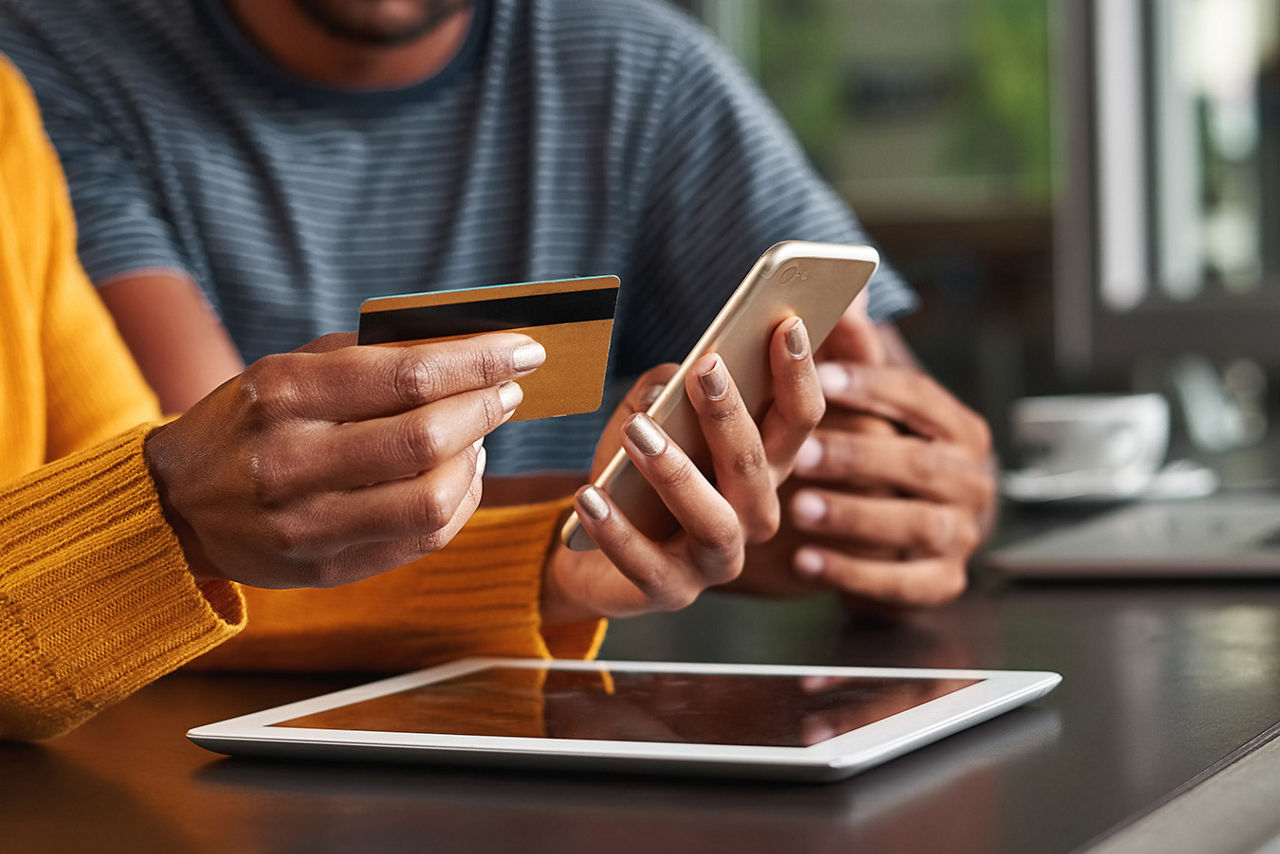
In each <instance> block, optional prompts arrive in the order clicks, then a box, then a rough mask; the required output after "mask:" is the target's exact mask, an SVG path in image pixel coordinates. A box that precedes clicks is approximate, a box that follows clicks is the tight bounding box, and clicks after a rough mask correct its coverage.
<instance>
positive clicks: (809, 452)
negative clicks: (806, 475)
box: [796, 436, 822, 471]
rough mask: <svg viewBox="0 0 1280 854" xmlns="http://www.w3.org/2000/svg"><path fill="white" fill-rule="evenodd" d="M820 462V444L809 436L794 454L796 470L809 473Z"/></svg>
mask: <svg viewBox="0 0 1280 854" xmlns="http://www.w3.org/2000/svg"><path fill="white" fill-rule="evenodd" d="M821 462H822V443H821V442H819V441H818V440H817V439H815V438H813V437H812V436H810V437H809V438H808V439H805V440H804V444H803V445H801V446H800V450H799V451H797V452H796V468H798V469H804V470H805V471H810V470H812V469H816V468H817V467H818V464H819V463H821Z"/></svg>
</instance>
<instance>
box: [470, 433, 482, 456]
mask: <svg viewBox="0 0 1280 854" xmlns="http://www.w3.org/2000/svg"><path fill="white" fill-rule="evenodd" d="M483 447H484V436H481V437H480V438H479V439H476V440H475V441H474V442H472V443H471V448H472V450H474V451H475V452H476V453H477V454H478V453H480V449H481V448H483Z"/></svg>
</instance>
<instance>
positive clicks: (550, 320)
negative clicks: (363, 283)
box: [357, 276, 619, 421]
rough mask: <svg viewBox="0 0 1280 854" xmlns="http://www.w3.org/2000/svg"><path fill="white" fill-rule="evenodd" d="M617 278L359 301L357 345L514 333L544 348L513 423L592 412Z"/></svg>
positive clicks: (605, 354) (606, 359)
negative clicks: (542, 358) (542, 361)
mask: <svg viewBox="0 0 1280 854" xmlns="http://www.w3.org/2000/svg"><path fill="white" fill-rule="evenodd" d="M618 285H619V282H618V277H617V276H596V277H592V278H585V279H562V280H559V281H554V282H525V283H523V284H518V285H490V286H488V287H482V288H467V289H465V290H457V291H438V292H436V293H427V294H405V295H402V296H387V297H377V298H375V299H370V300H365V302H364V303H363V304H362V305H361V306H360V331H359V333H358V335H357V341H358V343H360V344H376V345H385V346H396V345H399V346H404V345H406V344H420V343H423V342H426V341H446V340H450V339H455V338H470V337H472V336H474V335H482V334H484V333H487V332H519V333H522V334H524V335H528V336H529V337H530V338H532V339H533V340H535V341H537V342H538V343H539V344H541V345H542V346H543V347H545V348H546V350H547V361H546V363H545V364H543V366H542V367H540V368H538V369H537V370H536V371H534V372H533V373H532V374H529V375H528V376H526V377H524V378H523V379H521V380H520V386H521V388H523V389H524V400H523V401H522V402H521V403H520V406H519V407H517V408H516V412H515V415H513V416H512V418H511V420H512V421H529V420H532V419H534V418H549V417H553V416H558V415H575V414H578V413H581V412H594V411H595V410H597V409H599V408H600V401H601V398H602V397H603V395H604V378H605V371H606V369H607V368H608V363H609V341H610V339H611V338H612V336H613V314H614V311H615V309H616V308H617V305H618Z"/></svg>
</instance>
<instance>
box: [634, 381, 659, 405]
mask: <svg viewBox="0 0 1280 854" xmlns="http://www.w3.org/2000/svg"><path fill="white" fill-rule="evenodd" d="M663 388H664V386H663V385H662V383H658V384H657V385H651V386H649V387H648V388H647V389H645V390H644V394H642V395H640V400H639V406H640V408H641V409H648V408H649V407H650V406H653V402H654V401H655V400H657V399H658V398H659V397H661V396H662V389H663Z"/></svg>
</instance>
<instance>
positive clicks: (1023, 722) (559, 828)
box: [0, 581, 1280, 854]
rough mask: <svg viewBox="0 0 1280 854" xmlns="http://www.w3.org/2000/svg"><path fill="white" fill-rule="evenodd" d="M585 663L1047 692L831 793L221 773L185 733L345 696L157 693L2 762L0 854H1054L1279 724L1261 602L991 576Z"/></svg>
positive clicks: (284, 769)
mask: <svg viewBox="0 0 1280 854" xmlns="http://www.w3.org/2000/svg"><path fill="white" fill-rule="evenodd" d="M606 652H607V653H608V654H610V655H613V656H615V657H630V658H667V659H685V660H698V659H705V660H722V661H749V660H755V661H772V662H798V663H804V662H810V663H812V662H818V663H840V664H860V665H901V666H921V667H949V666H954V667H983V668H986V667H1011V668H1027V669H1048V670H1057V671H1059V672H1061V673H1062V674H1063V675H1064V677H1065V679H1064V682H1063V683H1062V685H1061V686H1060V687H1059V688H1058V689H1057V690H1056V691H1055V692H1054V693H1053V694H1052V695H1050V696H1049V697H1048V698H1046V699H1045V700H1042V701H1040V702H1038V703H1036V704H1035V705H1033V706H1031V707H1027V708H1024V709H1021V710H1018V711H1015V712H1013V713H1010V714H1008V715H1005V716H1004V717H1002V718H999V719H996V720H994V721H991V722H989V723H986V724H982V725H981V726H979V727H976V728H974V729H972V730H969V731H967V732H964V733H961V734H959V735H956V736H953V737H951V738H948V739H946V740H944V741H943V742H939V743H937V744H935V745H932V746H929V747H926V748H924V749H922V750H920V751H917V752H916V753H914V754H911V755H908V756H906V757H903V758H901V759H898V760H895V761H893V762H891V763H889V764H887V765H885V766H883V767H881V768H878V769H874V770H872V771H870V772H867V773H865V774H863V775H861V776H859V777H856V778H854V779H852V780H850V781H847V782H845V783H839V784H834V785H814V784H809V785H805V784H795V785H777V784H768V785H765V784H737V783H731V782H707V781H687V780H679V779H660V778H637V777H595V776H573V775H554V774H530V773H523V774H516V773H505V772H478V771H462V770H431V769H426V768H413V767H395V766H376V765H342V764H328V763H305V762H281V761H250V760H243V759H226V758H221V757H218V756H216V755H214V754H211V753H207V752H205V751H203V750H201V749H200V748H197V747H195V746H193V745H191V744H190V743H189V742H187V740H186V739H185V738H184V737H183V733H184V732H185V731H186V730H187V729H188V728H189V727H191V726H193V725H196V724H200V723H207V722H210V721H213V720H218V719H221V718H225V717H229V716H232V715H237V714H242V713H245V712H250V711H254V710H257V709H260V708H265V707H268V706H273V705H277V704H280V703H285V702H289V701H293V700H298V699H302V698H304V697H307V696H311V695H314V694H316V693H320V692H323V691H328V690H334V689H337V688H340V687H345V686H348V685H351V684H354V683H356V682H359V681H364V679H365V678H367V677H360V676H352V677H343V678H301V677H295V678H289V677H281V678H269V677H261V676H252V677H250V676H208V675H193V674H177V675H175V676H171V677H168V678H166V679H164V680H161V681H160V682H159V683H157V684H155V685H153V686H151V687H149V688H147V689H145V690H143V691H142V692H140V693H139V694H137V695H135V696H134V697H132V698H130V699H129V700H127V701H126V702H124V703H123V704H121V705H119V706H117V707H115V708H113V709H110V710H108V711H106V712H104V713H103V714H102V715H100V716H99V717H98V718H96V719H94V720H93V721H91V722H90V723H89V724H87V725H86V726H84V727H83V728H81V729H80V730H78V731H76V732H74V733H72V734H70V735H69V736H66V737H64V738H61V739H58V740H56V741H54V742H51V743H49V744H47V745H43V746H32V745H21V744H4V743H0V850H3V851H6V852H27V851H33V852H34V851H39V852H50V851H88V850H93V851H117V850H118V851H128V852H131V854H136V852H144V851H153V850H155V851H211V852H212V851H217V852H226V851H237V852H238V851H307V852H315V851H329V850H334V851H337V850H341V851H348V850H360V851H399V850H404V851H410V850H412V851H419V850H430V851H506V850H519V851H529V852H539V851H583V852H593V854H595V852H605V851H607V852H611V854H612V852H631V851H636V852H655V851H660V852H680V851H696V852H717V851H725V852H739V851H821V852H826V851H830V852H836V851H842V852H843V851H852V850H865V851H877V852H892V851H924V850H927V851H940V852H946V851H957V852H991V851H1028V852H1032V851H1034V852H1055V851H1071V850H1075V849H1078V848H1080V847H1081V846H1084V845H1086V844H1087V843H1089V842H1090V841H1093V840H1097V839H1099V838H1101V837H1103V836H1105V835H1106V834H1107V833H1109V832H1111V831H1112V830H1114V829H1116V828H1117V827H1120V826H1122V825H1124V824H1125V823H1127V822H1129V821H1131V820H1132V819H1134V818H1135V817H1137V816H1139V815H1141V814H1143V813H1145V812H1147V811H1149V810H1150V809H1152V808H1153V807H1154V806H1156V805H1157V804H1159V803H1161V802H1162V801H1164V800H1166V799H1168V798H1169V797H1170V796H1171V795H1173V794H1174V793H1176V792H1177V791H1179V790H1180V789H1182V788H1185V787H1186V786H1187V785H1188V784H1189V783H1190V782H1192V781H1194V780H1196V779H1197V778H1199V777H1202V776H1203V775H1206V774H1208V773H1210V772H1212V771H1213V770H1214V769H1216V768H1219V767H1222V766H1223V765H1224V764H1225V763H1228V762H1230V761H1231V760H1232V759H1233V758H1234V757H1236V756H1238V755H1240V753H1241V751H1242V748H1244V747H1245V746H1246V745H1248V744H1249V743H1250V742H1251V741H1253V740H1255V739H1258V738H1259V737H1262V736H1264V734H1266V733H1267V732H1268V731H1269V730H1270V729H1271V727H1272V726H1273V725H1275V724H1276V723H1277V721H1280V584H1259V583H1242V584H1177V585H1168V584H1160V585H1157V584H1148V585H1141V586H1138V585H1130V584H1124V585H1120V584H1115V585H1105V584H1104V585H1100V584H1091V585H1062V584H1058V585H1045V584H1039V585H1034V586H1031V585H1023V586H1005V585H1001V584H999V583H996V582H991V581H987V582H980V583H979V584H978V585H977V586H976V589H975V590H973V591H972V592H971V593H970V594H968V595H966V597H965V598H964V599H962V600H961V601H960V602H958V603H956V604H954V605H952V606H950V607H947V608H943V609H940V610H937V611H934V612H931V613H927V614H922V615H919V616H917V617H916V618H914V619H912V620H911V621H909V622H905V623H897V624H892V623H882V622H878V621H876V620H873V619H868V618H859V619H854V620H846V619H845V618H844V617H843V615H842V612H841V611H840V609H839V607H838V606H837V605H836V604H835V603H834V602H831V601H818V602H809V603H798V604H778V603H765V602H756V601H752V600H742V599H731V598H727V597H725V598H719V599H717V598H710V599H706V600H704V601H703V602H701V603H699V604H698V605H697V606H695V608H694V609H693V610H691V611H688V612H685V613H682V614H677V615H663V616H660V617H652V618H645V619H642V620H638V621H632V622H629V623H623V624H619V625H618V626H616V627H615V629H614V632H613V634H612V636H611V639H610V641H609V643H608V646H607V648H606ZM1229 830H1230V829H1229V828H1225V829H1224V833H1229Z"/></svg>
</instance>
